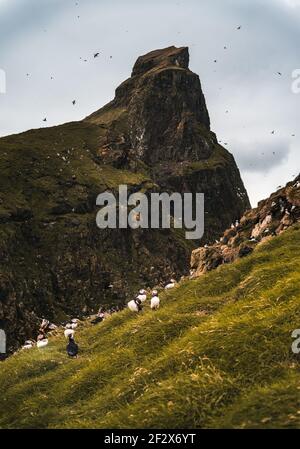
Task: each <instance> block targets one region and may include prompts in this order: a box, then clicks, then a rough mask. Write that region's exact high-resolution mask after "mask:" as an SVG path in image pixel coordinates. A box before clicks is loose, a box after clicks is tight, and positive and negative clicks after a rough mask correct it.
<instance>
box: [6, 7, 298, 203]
mask: <svg viewBox="0 0 300 449" xmlns="http://www.w3.org/2000/svg"><path fill="white" fill-rule="evenodd" d="M78 16H79V17H78ZM238 26H241V29H240V30H238V29H237V27H238ZM299 42H300V0H201V1H199V0H184V1H183V0H174V1H171V0H151V1H143V0H0V70H1V69H2V70H4V71H5V73H6V80H7V81H6V82H7V89H6V90H7V91H6V94H0V136H4V135H8V134H12V133H16V132H20V131H24V130H27V129H30V128H39V127H41V126H45V124H44V123H43V121H42V120H43V118H44V117H47V123H46V125H47V126H50V125H56V124H60V123H64V122H66V121H72V120H80V119H82V118H83V117H85V116H87V115H88V114H90V113H92V112H93V111H95V110H97V109H99V108H100V107H101V106H103V105H104V104H105V103H107V102H108V101H110V100H111V99H112V98H113V96H114V90H115V88H116V87H117V86H118V85H119V84H120V83H121V82H122V81H123V80H125V79H126V78H128V77H129V76H130V73H131V69H132V66H133V64H134V62H135V60H136V59H137V57H138V56H139V55H141V54H144V53H147V52H148V51H151V50H154V49H157V48H163V47H166V46H170V45H176V46H188V47H189V48H190V57H191V60H190V68H191V69H192V70H193V71H194V72H196V73H198V74H199V75H200V78H201V82H202V87H203V91H204V94H205V96H206V101H207V106H208V109H209V113H210V117H211V125H212V130H214V131H215V132H216V134H217V136H218V138H219V140H221V141H222V143H227V146H226V148H228V149H229V151H231V152H232V153H233V154H234V156H235V158H236V161H237V163H238V165H239V168H240V170H241V173H242V177H243V180H244V182H245V185H246V188H247V190H248V193H249V195H250V199H251V202H252V205H253V206H255V205H256V203H257V201H259V200H261V199H263V198H265V197H267V196H269V194H270V193H271V192H272V191H274V190H276V188H277V186H278V185H284V184H285V183H286V182H287V181H290V180H291V179H292V178H293V176H295V175H297V174H298V173H299V167H300V151H299V150H300V128H299V122H300V108H299V106H300V93H299V94H296V93H293V92H292V89H291V85H292V82H293V79H292V72H293V71H294V70H296V69H300V52H299ZM224 47H226V48H227V49H226V50H225V49H224ZM94 52H100V56H99V58H96V59H94V57H93V53H94ZM80 58H82V59H80ZM85 59H86V60H87V61H86V62H85V61H84V60H85ZM214 60H217V62H216V63H215V62H214ZM278 72H280V73H281V74H282V75H281V76H280V75H279V74H278ZM0 73H1V72H0ZM27 74H28V76H27ZM51 77H53V79H51ZM0 87H1V86H0ZM0 90H1V89H0ZM73 99H76V102H77V103H76V105H75V106H73V105H72V100H73ZM227 111H228V112H227ZM272 131H275V133H274V134H272ZM293 134H295V136H294V137H293Z"/></svg>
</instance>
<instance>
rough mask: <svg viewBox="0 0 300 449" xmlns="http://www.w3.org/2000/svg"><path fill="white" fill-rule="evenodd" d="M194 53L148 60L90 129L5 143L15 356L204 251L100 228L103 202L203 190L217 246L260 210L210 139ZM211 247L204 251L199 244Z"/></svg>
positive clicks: (0, 288)
mask: <svg viewBox="0 0 300 449" xmlns="http://www.w3.org/2000/svg"><path fill="white" fill-rule="evenodd" d="M188 64H189V56H188V49H187V48H180V49H176V48H175V47H170V48H167V49H164V50H159V51H156V52H152V53H150V54H148V55H145V56H143V57H141V58H139V59H138V61H137V63H136V64H135V66H134V69H133V73H132V76H131V78H130V79H129V80H127V81H125V82H124V83H123V84H122V85H121V86H120V87H118V88H117V90H116V97H115V99H114V100H113V101H112V102H111V103H109V104H108V105H106V106H105V107H104V108H102V109H101V110H99V111H97V112H96V113H94V114H93V115H91V116H90V117H87V118H86V119H85V120H83V121H80V122H76V123H67V124H65V125H62V126H57V127H53V128H44V129H39V130H32V131H28V132H26V133H22V134H19V135H14V136H9V137H5V138H1V139H0V320H3V321H4V327H5V330H6V332H7V336H8V345H9V348H10V349H14V348H16V347H18V345H19V344H20V343H23V342H24V340H25V339H26V338H29V337H31V336H36V333H37V328H38V324H39V322H40V319H41V317H47V318H48V319H50V320H52V321H54V322H56V323H59V322H61V321H62V320H64V319H65V317H66V316H67V315H70V314H76V315H79V316H82V315H83V314H85V313H88V312H91V311H93V310H94V309H95V308H98V307H99V305H100V304H103V305H111V304H120V305H122V304H124V302H125V301H126V298H127V297H128V295H130V294H132V292H133V291H135V290H136V288H137V287H138V286H140V285H145V286H147V285H150V283H151V284H152V285H153V283H157V284H159V283H160V282H161V281H164V280H166V279H167V278H170V276H172V275H173V276H174V275H175V276H176V277H179V276H180V275H182V274H184V273H185V272H186V269H187V267H188V261H189V258H190V252H191V250H192V249H193V248H194V247H195V246H194V245H193V243H192V242H190V241H187V240H185V239H184V235H183V233H181V232H179V230H176V231H173V230H163V231H160V230H154V231H151V230H150V231H148V230H141V229H139V230H136V231H131V230H120V231H116V230H105V231H103V230H102V231H100V230H99V229H98V228H97V227H96V221H95V218H96V213H97V208H96V197H97V195H98V194H99V193H101V192H103V191H105V190H108V189H109V190H111V191H113V192H115V191H117V189H118V186H119V185H120V184H127V185H128V187H129V193H132V192H139V191H141V192H144V193H148V194H149V193H150V192H161V191H168V192H173V191H176V192H180V193H182V192H192V193H196V192H203V193H205V195H206V224H207V226H206V234H205V237H204V241H205V242H206V241H212V240H213V239H214V238H215V237H216V236H217V235H219V234H220V233H221V232H223V231H224V229H225V228H226V227H227V226H228V225H229V224H230V222H231V221H232V220H234V219H236V218H238V217H239V216H241V214H242V213H243V212H244V211H245V209H247V208H248V207H249V200H248V197H247V193H246V191H245V189H244V186H243V183H242V181H241V178H240V174H239V171H238V169H237V166H236V164H235V162H234V159H233V157H232V156H231V155H230V154H229V153H228V152H227V151H226V150H225V149H224V148H222V147H221V146H220V145H219V144H218V142H217V139H216V136H215V135H214V133H212V132H211V131H210V125H209V116H208V112H207V109H206V104H205V99H204V95H203V93H202V90H201V85H200V81H199V77H198V76H197V75H196V74H194V73H192V72H191V71H190V70H189V69H188ZM198 243H199V242H198Z"/></svg>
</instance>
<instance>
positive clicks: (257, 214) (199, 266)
mask: <svg viewBox="0 0 300 449" xmlns="http://www.w3.org/2000/svg"><path fill="white" fill-rule="evenodd" d="M299 221H300V175H299V176H298V177H297V178H296V179H295V180H294V181H292V182H289V183H288V184H287V185H286V186H285V187H283V188H280V189H279V190H278V191H277V192H275V193H273V194H272V195H271V196H270V197H269V198H268V199H266V200H263V201H261V202H260V203H259V204H258V207H257V208H255V209H252V210H248V211H247V212H246V213H245V214H244V215H243V217H242V218H241V220H238V221H237V222H235V223H232V225H231V227H230V229H227V230H226V231H225V232H224V234H223V236H222V237H221V239H220V240H217V241H216V243H215V244H213V245H205V246H203V247H200V248H198V249H196V250H194V251H193V253H192V257H191V270H192V271H191V276H192V277H193V278H194V277H198V276H201V275H202V274H205V273H207V272H208V271H211V270H213V269H215V268H217V267H218V266H220V265H223V264H226V263H231V262H233V261H234V260H236V259H238V258H242V257H245V256H248V255H249V254H251V253H252V252H253V251H254V250H255V248H256V247H257V246H260V245H261V244H263V243H264V242H266V241H268V240H270V239H272V238H273V237H275V236H277V235H280V234H281V233H282V232H284V231H286V230H287V229H288V228H289V227H291V226H292V225H293V224H295V223H297V222H299Z"/></svg>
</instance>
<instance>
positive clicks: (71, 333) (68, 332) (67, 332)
mask: <svg viewBox="0 0 300 449" xmlns="http://www.w3.org/2000/svg"><path fill="white" fill-rule="evenodd" d="M74 334H75V332H74V330H73V329H66V330H65V332H64V335H65V337H66V338H69V337H70V336H71V337H73V338H74Z"/></svg>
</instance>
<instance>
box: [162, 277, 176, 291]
mask: <svg viewBox="0 0 300 449" xmlns="http://www.w3.org/2000/svg"><path fill="white" fill-rule="evenodd" d="M175 286H176V281H175V279H171V280H170V282H169V284H167V285H166V286H165V290H170V289H171V288H174V287H175Z"/></svg>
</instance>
